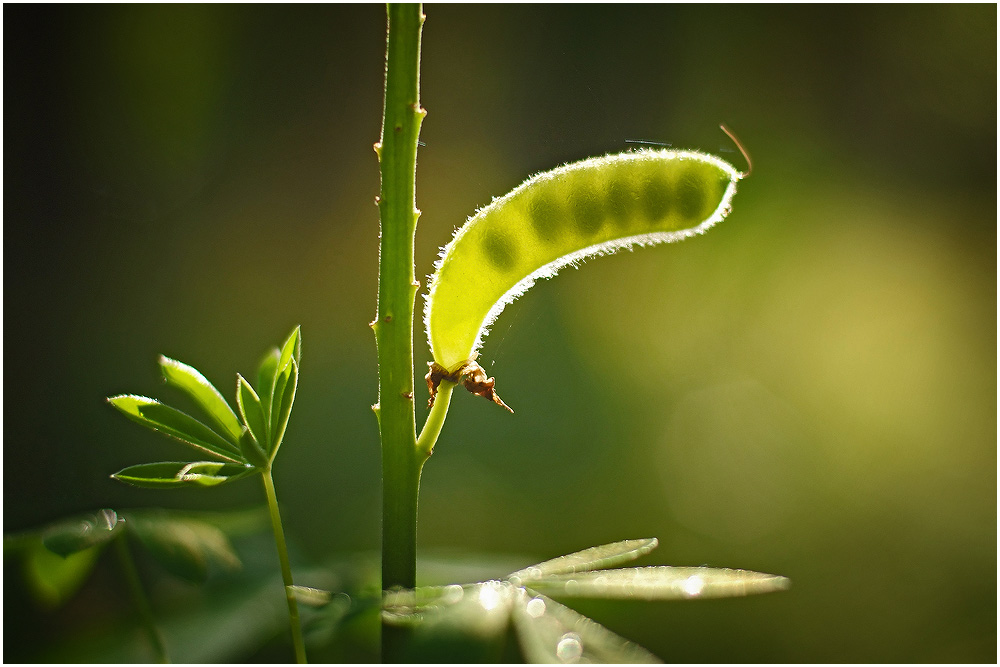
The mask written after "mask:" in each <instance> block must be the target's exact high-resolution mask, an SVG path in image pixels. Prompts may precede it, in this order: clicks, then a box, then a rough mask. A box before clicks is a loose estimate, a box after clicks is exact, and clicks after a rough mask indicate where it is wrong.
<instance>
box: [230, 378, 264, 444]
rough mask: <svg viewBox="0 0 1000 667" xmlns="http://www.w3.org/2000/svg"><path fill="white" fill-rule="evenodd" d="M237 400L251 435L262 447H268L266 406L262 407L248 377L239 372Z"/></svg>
mask: <svg viewBox="0 0 1000 667" xmlns="http://www.w3.org/2000/svg"><path fill="white" fill-rule="evenodd" d="M236 402H237V404H238V405H239V408H240V414H241V415H243V423H244V424H246V427H247V428H248V429H250V435H252V436H253V437H254V439H255V440H256V441H257V444H259V445H260V446H261V449H264V450H266V449H267V448H268V445H267V443H268V434H267V431H268V427H267V421H266V420H265V419H264V408H263V407H261V404H260V397H259V396H257V392H255V391H254V390H253V387H251V386H250V383H249V382H247V381H246V379H245V378H244V377H243V376H242V375H239V374H237V376H236Z"/></svg>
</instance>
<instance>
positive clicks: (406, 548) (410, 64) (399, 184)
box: [372, 4, 426, 661]
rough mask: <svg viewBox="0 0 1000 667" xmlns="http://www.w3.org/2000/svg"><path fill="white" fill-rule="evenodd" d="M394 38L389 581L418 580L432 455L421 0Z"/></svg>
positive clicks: (385, 148) (381, 309) (394, 29)
mask: <svg viewBox="0 0 1000 667" xmlns="http://www.w3.org/2000/svg"><path fill="white" fill-rule="evenodd" d="M387 12H388V23H389V26H388V37H387V41H386V68H385V72H386V74H385V106H384V109H383V116H382V136H381V138H380V139H379V142H378V143H377V144H375V152H376V153H377V154H378V160H379V171H380V176H381V181H382V189H381V193H380V195H379V201H378V207H379V221H380V227H381V242H380V247H379V280H378V304H377V308H376V317H375V321H374V322H373V323H372V327H373V329H374V330H375V342H376V345H377V346H378V367H379V392H378V403H377V404H376V405H375V407H374V410H375V414H376V416H377V417H378V422H379V434H380V436H381V440H382V589H383V590H389V589H393V588H413V587H415V586H416V569H417V565H416V563H417V495H418V491H419V487H420V469H421V467H422V466H423V462H424V461H425V460H426V456H422V455H420V453H419V452H418V451H417V436H416V421H415V416H414V411H413V303H414V299H415V297H416V294H417V289H418V283H417V281H416V279H415V276H414V266H413V238H414V234H415V232H416V228H417V218H418V217H419V215H420V212H419V211H418V210H417V207H416V161H417V139H418V137H419V136H420V123H421V121H422V120H423V117H424V116H425V115H426V112H425V111H424V110H423V109H422V108H420V31H421V27H422V26H423V22H424V15H423V11H422V9H421V6H420V5H418V4H406V5H403V4H390V5H389V6H388V9H387ZM404 643H405V636H404V635H401V634H400V631H398V629H395V628H392V627H389V626H386V625H385V624H383V628H382V658H383V660H384V661H398V660H401V659H402V655H401V650H402V645H403V644H404Z"/></svg>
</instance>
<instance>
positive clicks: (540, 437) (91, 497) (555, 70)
mask: <svg viewBox="0 0 1000 667" xmlns="http://www.w3.org/2000/svg"><path fill="white" fill-rule="evenodd" d="M996 11H997V10H996V6H995V5H975V6H968V5H966V6H962V5H948V6H937V5H922V6H907V5H902V6H898V5H896V6H891V7H889V6H838V7H822V6H808V7H806V6H787V5H786V6H777V7H771V6H746V5H742V6H735V7H727V6H719V5H713V6H657V5H643V6H628V5H615V6H601V5H587V6H566V5H561V6H462V5H447V6H444V5H443V6H435V5H430V6H428V7H426V8H425V12H426V13H427V16H428V18H427V22H426V25H425V29H424V47H423V65H422V80H421V83H422V101H423V104H424V106H425V107H426V108H427V110H428V112H429V115H428V117H427V118H426V120H425V122H424V125H423V128H424V129H423V133H422V136H421V139H422V141H423V142H424V143H425V144H426V145H425V146H423V147H422V148H421V149H420V154H419V164H418V177H417V181H418V183H417V200H418V206H419V207H420V208H421V210H422V211H423V216H422V218H421V220H420V226H419V229H418V238H417V247H416V251H417V255H416V256H417V274H418V276H425V275H427V274H429V273H430V272H431V270H432V262H433V260H434V259H435V256H436V252H437V249H438V247H439V246H442V245H444V244H445V243H446V242H447V241H448V239H449V238H450V236H451V233H452V230H453V229H454V228H455V227H456V226H458V225H460V224H461V223H462V222H463V221H464V219H465V218H466V216H468V215H469V214H471V213H472V212H473V211H474V210H475V209H476V207H478V206H482V205H484V204H486V203H488V202H489V201H490V198H491V197H492V196H498V195H501V194H503V193H505V192H507V191H508V190H510V189H511V188H513V187H514V186H515V185H517V184H518V183H519V182H520V181H522V180H523V179H524V178H525V177H526V176H527V175H529V174H532V173H534V172H537V171H540V170H543V169H547V168H551V167H554V166H556V165H558V164H560V163H563V162H566V161H570V160H576V159H580V158H583V157H587V156H591V155H597V154H601V153H605V152H617V151H621V150H625V149H627V148H628V147H629V144H626V143H625V141H626V140H635V139H645V140H651V141H658V142H667V143H670V144H672V145H673V146H675V147H679V148H697V149H702V150H706V151H709V152H712V153H716V154H718V155H721V156H722V157H724V158H727V159H729V160H730V161H732V162H734V163H735V164H736V165H737V166H738V167H742V165H743V163H742V161H741V158H740V156H739V154H738V153H736V152H735V150H734V147H733V145H732V144H731V142H729V141H728V139H726V137H725V136H724V135H723V134H722V133H721V132H720V131H719V130H718V124H719V123H720V122H726V123H728V124H729V125H731V126H732V127H733V128H734V129H735V130H736V132H737V133H738V134H739V136H740V138H741V139H742V141H743V142H744V143H745V144H746V145H747V146H748V148H749V150H750V152H751V153H752V155H753V158H754V173H753V176H752V177H751V178H750V179H748V180H746V181H744V182H742V183H741V186H740V192H739V194H738V195H737V197H736V199H735V202H734V212H733V213H732V215H731V216H730V217H729V219H727V220H726V222H725V223H723V224H722V225H721V226H720V227H718V228H717V229H715V230H713V231H712V232H711V233H710V234H708V235H706V236H704V237H700V238H696V239H692V240H689V241H685V242H684V243H681V244H678V245H676V246H672V247H659V248H655V249H649V250H643V251H637V252H635V253H627V252H626V253H620V254H618V255H616V256H614V257H611V258H606V259H602V260H599V261H592V262H590V263H588V264H587V265H586V266H584V267H583V269H582V270H580V271H573V270H565V271H564V272H563V275H560V276H559V277H558V278H557V279H555V280H553V281H551V282H548V281H544V282H543V283H541V284H539V285H537V286H536V287H535V288H534V289H533V291H532V292H530V293H529V294H528V295H527V296H526V297H524V298H523V299H521V300H520V301H519V302H518V303H516V304H514V305H512V306H510V307H508V309H507V310H506V311H505V312H504V314H503V315H502V316H501V318H500V320H499V321H498V322H497V325H496V326H495V327H494V330H493V333H492V335H491V336H490V337H489V338H488V339H487V342H486V346H485V349H484V351H483V355H482V358H481V361H483V362H484V366H485V367H486V368H487V370H488V371H489V372H490V373H491V374H495V375H496V376H497V378H498V387H499V390H500V393H501V395H502V396H503V398H504V400H506V401H507V403H509V404H510V405H511V406H512V407H513V408H514V410H515V411H516V414H515V415H514V416H513V417H512V416H511V415H509V414H507V413H506V412H504V411H503V410H499V409H497V408H496V406H492V405H490V404H488V403H487V402H485V401H481V400H479V399H475V398H473V397H470V396H457V397H456V400H455V401H454V402H453V405H452V411H451V416H450V419H449V421H448V423H447V424H446V426H445V431H444V433H443V435H442V438H441V441H440V442H439V443H438V447H437V450H436V453H435V456H434V458H433V459H432V460H431V462H430V463H429V464H428V466H427V467H426V469H425V471H424V476H423V485H422V499H421V500H422V502H421V514H420V534H419V545H420V549H421V554H434V553H462V552H469V551H475V552H488V553H494V554H500V555H505V554H506V555H509V556H510V558H509V560H510V561H511V562H512V563H513V564H514V566H520V565H526V564H529V563H532V562H536V561H538V560H542V559H544V558H548V557H551V556H555V555H558V554H562V553H567V552H569V551H574V550H577V549H580V548H583V547H586V546H589V545H593V544H600V543H603V542H609V541H614V540H619V539H624V538H633V537H646V536H657V537H659V538H660V540H661V546H660V548H659V550H658V551H657V552H655V553H654V554H653V555H652V556H650V557H647V558H646V559H645V562H648V563H662V564H675V565H701V564H706V565H711V566H719V567H739V568H749V569H756V570H761V571H765V572H774V573H780V574H784V575H787V576H789V577H791V579H792V580H793V588H792V589H791V590H790V591H789V592H787V593H782V594H777V595H771V596H765V597H759V598H748V599H743V600H721V601H697V602H690V603H652V604H647V603H638V602H636V603H632V602H616V603H613V604H610V603H596V602H587V603H579V604H576V605H574V606H576V608H577V609H579V610H581V611H583V612H584V613H587V614H589V615H591V616H592V617H593V618H595V619H596V620H598V621H600V622H602V623H604V624H605V625H607V626H608V627H609V628H611V629H612V630H615V631H616V632H619V633H621V634H623V635H624V636H626V637H628V638H630V639H633V640H635V641H637V642H639V643H641V644H642V645H644V646H646V647H647V648H649V649H650V650H652V651H653V652H654V653H656V654H657V655H659V656H660V657H662V658H664V659H666V660H667V661H679V662H703V661H704V662H756V661H764V662H785V661H792V662H868V661H875V662H882V661H886V662H924V661H929V662H995V661H996V657H997V653H996V646H997V639H996V628H997V617H996V610H997V607H996V572H997V569H996V537H997V535H996V526H997V514H996V507H997V505H996V492H997V488H996V464H997V460H996V434H997V432H996V414H997V413H996V411H995V406H996V374H995V368H996V342H997V341H996V316H997V312H996V282H995V279H996V242H997V237H996V230H997V227H996V217H997V208H996V182H997V172H996V164H997V161H996V158H997V153H996V145H997V143H996V123H997V116H996V99H997V88H996V81H997V76H996V55H997V48H996V47H997V43H996V23H997V14H996ZM4 18H5V29H4V37H5V47H4V55H5V64H4V93H5V95H4V98H5V109H4V111H5V113H4V140H5V141H4V158H5V171H4V214H5V216H4V222H5V225H4V245H5V251H4V260H5V271H4V278H5V289H4V314H5V327H4V331H5V338H4V341H5V342H4V384H5V388H6V401H5V405H4V531H5V532H6V533H10V532H12V531H17V530H21V529H27V528H31V527H34V526H38V525H40V524H43V523H45V522H48V521H51V520H54V519H57V518H59V517H62V516H65V515H67V514H72V513H76V512H80V511H83V510H90V509H96V508H99V507H116V508H118V507H138V506H162V507H172V508H211V509H223V508H233V509H238V508H244V507H248V506H251V505H254V504H257V503H260V502H262V494H261V490H260V488H259V485H256V484H252V483H241V484H234V485H232V486H231V487H224V488H221V489H216V490H212V491H202V492H199V491H192V492H159V491H155V492H154V491H145V490H138V489H133V488H129V487H125V486H123V485H120V484H116V483H115V482H113V481H112V480H110V479H109V478H108V474H109V473H111V472H113V471H115V470H118V469H120V468H122V467H124V466H126V465H130V464H134V463H140V462H145V461H152V460H170V459H176V458H178V457H180V456H182V452H183V447H182V446H180V445H178V444H176V443H173V442H171V441H168V440H167V439H165V438H159V437H157V436H156V434H151V433H149V432H147V431H145V430H144V429H141V428H139V427H137V426H136V425H134V424H132V423H129V422H127V421H126V420H125V419H122V418H121V416H120V415H117V414H115V413H114V412H113V411H112V410H111V409H110V408H109V407H108V406H107V405H106V404H104V402H103V398H104V397H105V396H108V395H111V394H115V393H120V392H136V393H141V394H146V395H152V396H159V397H161V398H164V399H168V398H170V392H168V391H166V390H164V389H163V388H162V386H161V385H160V382H159V380H158V371H157V368H156V358H157V355H158V354H160V353H165V354H168V355H170V356H172V357H175V358H178V359H181V360H183V361H186V362H188V363H190V364H193V365H194V366H196V367H198V368H199V369H201V370H202V371H203V372H204V373H205V374H206V375H207V376H208V378H210V379H211V380H213V381H214V382H216V383H217V384H218V385H219V386H220V387H223V388H227V387H230V386H231V385H232V384H233V383H234V382H235V373H236V372H237V371H241V372H243V373H248V372H252V371H253V369H254V367H255V365H256V362H257V360H258V359H259V357H260V355H261V354H262V353H263V352H264V350H265V349H266V348H267V347H268V346H270V345H273V344H276V343H278V342H279V340H281V339H282V338H283V336H285V335H286V334H287V333H288V331H289V330H290V329H291V328H292V327H293V326H294V325H295V324H299V323H300V324H301V325H302V327H303V338H304V345H303V350H304V352H303V366H302V376H301V380H300V387H299V394H298V399H297V401H296V409H295V412H294V413H293V416H292V421H291V423H290V426H289V430H288V434H287V436H286V439H285V442H286V445H285V447H284V448H283V450H282V455H281V457H280V458H279V461H278V465H277V468H276V471H275V481H276V484H277V487H278V493H279V496H280V497H281V499H282V502H283V511H284V516H285V520H286V530H287V531H288V532H289V534H290V536H291V537H292V539H293V541H294V543H295V544H296V545H297V549H298V553H299V558H300V559H301V560H302V561H303V562H314V563H322V562H324V561H325V559H328V558H332V557H339V556H346V555H347V554H351V553H355V552H372V551H375V550H377V549H378V545H379V521H380V510H379V503H380V487H379V484H380V481H379V451H378V439H377V430H376V424H375V419H374V417H373V415H372V413H371V411H370V409H369V407H370V405H371V404H372V403H373V402H374V401H375V399H376V364H375V345H374V339H373V336H372V334H371V331H370V330H369V328H368V327H367V322H368V321H369V320H370V319H371V318H372V315H373V313H374V308H375V305H374V301H375V293H376V272H377V256H378V220H377V211H376V208H375V206H374V205H373V198H374V197H375V195H376V194H377V192H378V187H379V184H378V170H377V164H376V160H375V155H374V153H373V151H372V143H373V142H375V141H376V140H377V139H378V134H379V127H380V121H381V104H382V83H383V81H382V77H383V67H384V64H383V57H384V46H385V34H384V30H385V25H384V23H385V19H384V9H383V7H382V6H380V5H364V6H315V5H312V6H260V5H256V6H234V5H212V6H187V5H173V6H157V5H143V6H129V5H112V6H90V7H67V6H31V5H13V6H10V5H8V6H5V7H4ZM420 307H422V301H418V308H420ZM416 342H417V346H416V354H415V356H416V362H417V367H418V370H419V369H420V368H422V367H423V364H424V362H425V361H428V360H429V359H430V355H429V353H428V351H427V347H426V344H425V343H424V338H423V334H422V332H421V331H420V330H419V329H418V331H417V335H416ZM419 388H420V387H419V385H418V389H419ZM225 393H226V394H227V396H229V395H230V394H231V391H229V390H227V391H226V392H225ZM420 404H422V401H418V405H420ZM418 410H419V411H418V421H419V420H420V419H421V415H422V414H423V411H422V410H420V409H419V408H418ZM268 548H273V545H272V546H271V547H268V545H267V542H264V543H263V546H262V547H261V549H265V550H266V549H268ZM504 557H506V556H504ZM4 571H5V586H4V611H5V616H4V618H5V620H4V637H5V649H4V659H5V661H34V660H40V659H44V658H45V656H46V655H49V654H48V653H46V651H51V650H53V649H54V648H58V647H59V646H61V645H63V644H64V643H65V642H67V641H69V638H72V637H75V636H78V635H79V634H80V633H81V632H82V631H88V632H89V631H93V632H97V631H98V630H97V629H99V628H101V627H106V626H108V625H109V624H113V623H114V622H116V621H115V619H120V618H121V617H122V616H127V615H128V614H129V613H130V612H129V607H128V602H127V600H126V599H124V597H123V593H122V592H121V591H120V590H119V589H120V583H118V581H117V580H116V578H115V575H114V574H113V572H112V571H110V570H109V571H107V572H104V571H99V572H98V576H97V577H96V578H95V580H94V581H92V582H91V583H90V584H88V586H87V587H86V588H85V589H84V591H83V592H81V594H80V596H79V597H78V598H77V599H76V600H74V601H73V602H71V603H70V604H69V605H68V607H67V608H64V609H62V610H59V611H54V612H50V611H45V610H41V609H38V608H36V607H35V606H33V604H32V603H31V602H30V601H29V600H28V598H27V595H26V593H25V591H24V588H23V586H22V585H20V584H19V574H18V569H17V564H16V563H14V562H12V559H10V558H5V567H4ZM497 574H503V572H502V571H500V572H497ZM162 586H167V584H162ZM162 590H164V589H162V588H158V589H156V590H154V601H155V602H156V603H157V604H160V602H158V601H159V600H161V599H162V598H161V597H156V592H157V591H162ZM164 597H166V598H169V591H167V593H165V594H164ZM102 624H103V625H102ZM285 648H286V647H282V646H279V650H278V651H277V652H276V653H274V655H273V659H277V660H288V659H290V657H291V655H290V653H287V654H286V652H285ZM77 657H87V656H77ZM230 657H232V658H233V659H238V660H255V659H272V658H271V656H270V654H267V653H254V649H253V648H252V647H250V648H247V649H246V651H245V652H243V653H236V654H234V655H232V656H230Z"/></svg>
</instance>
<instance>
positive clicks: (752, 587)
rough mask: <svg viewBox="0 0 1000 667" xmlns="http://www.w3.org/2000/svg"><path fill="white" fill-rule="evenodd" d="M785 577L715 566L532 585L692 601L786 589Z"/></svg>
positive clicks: (560, 578)
mask: <svg viewBox="0 0 1000 667" xmlns="http://www.w3.org/2000/svg"><path fill="white" fill-rule="evenodd" d="M789 585H790V582H789V580H788V579H786V578H785V577H780V576H777V575H774V574H763V573H761V572H751V571H749V570H729V569H720V568H711V567H668V566H657V567H636V568H627V569H622V570H601V571H595V572H576V573H572V574H569V573H564V574H554V575H550V576H547V577H544V578H542V579H538V580H536V581H533V582H532V583H531V588H532V589H535V590H539V591H543V592H547V593H550V594H552V595H557V594H558V595H567V596H570V597H587V598H604V599H639V600H691V599H695V598H726V597H739V596H744V595H754V594H757V593H771V592H773V591H780V590H785V589H786V588H788V587H789Z"/></svg>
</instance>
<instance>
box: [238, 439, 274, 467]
mask: <svg viewBox="0 0 1000 667" xmlns="http://www.w3.org/2000/svg"><path fill="white" fill-rule="evenodd" d="M240 452H242V454H243V458H245V459H246V460H247V461H249V462H250V463H252V464H253V465H254V466H256V467H257V468H261V469H263V468H266V467H267V464H268V458H267V453H265V452H264V450H263V449H261V447H260V445H258V444H257V441H256V440H255V439H254V437H253V436H252V435H250V431H249V430H248V429H243V435H241V436H240Z"/></svg>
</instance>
